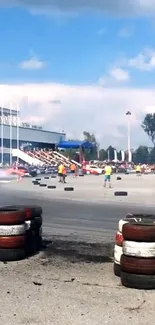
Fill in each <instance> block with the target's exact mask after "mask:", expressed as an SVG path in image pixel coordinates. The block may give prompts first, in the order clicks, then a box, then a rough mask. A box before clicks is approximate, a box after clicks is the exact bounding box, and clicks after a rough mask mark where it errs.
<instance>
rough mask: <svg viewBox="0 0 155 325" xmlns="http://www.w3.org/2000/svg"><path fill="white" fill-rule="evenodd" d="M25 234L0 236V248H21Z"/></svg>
mask: <svg viewBox="0 0 155 325" xmlns="http://www.w3.org/2000/svg"><path fill="white" fill-rule="evenodd" d="M25 240H26V236H25V234H24V235H20V236H4V237H0V248H23V247H24V245H25Z"/></svg>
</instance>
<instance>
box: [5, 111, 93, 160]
mask: <svg viewBox="0 0 155 325" xmlns="http://www.w3.org/2000/svg"><path fill="white" fill-rule="evenodd" d="M0 133H1V151H0V161H1V165H4V164H6V163H9V164H10V165H12V163H13V162H15V161H18V162H22V163H23V162H24V163H26V164H30V165H40V166H42V165H49V166H50V165H52V166H53V165H57V164H58V162H63V163H64V164H65V165H66V166H69V165H70V164H71V162H73V160H72V161H71V160H69V159H68V158H67V157H65V156H64V155H62V154H61V153H60V152H58V150H57V148H58V147H62V148H79V147H80V146H86V145H87V146H88V144H86V143H84V142H72V143H71V142H69V141H66V134H65V133H64V132H60V133H59V132H52V131H47V130H45V129H43V128H42V127H41V126H37V125H30V124H29V123H25V122H23V121H22V120H21V118H20V115H19V112H17V111H16V110H11V109H7V108H0ZM74 162H75V163H76V164H77V165H79V166H80V164H79V163H78V162H76V161H74Z"/></svg>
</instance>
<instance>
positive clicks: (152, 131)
mask: <svg viewBox="0 0 155 325" xmlns="http://www.w3.org/2000/svg"><path fill="white" fill-rule="evenodd" d="M141 126H142V128H143V130H144V132H145V133H146V134H147V135H148V137H149V138H150V140H151V141H152V143H153V145H154V146H155V113H153V114H146V116H145V118H144V121H143V123H142V125H141Z"/></svg>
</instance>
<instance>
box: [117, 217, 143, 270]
mask: <svg viewBox="0 0 155 325" xmlns="http://www.w3.org/2000/svg"><path fill="white" fill-rule="evenodd" d="M137 220H141V219H140V215H138V214H137V215H132V214H128V215H127V216H126V217H125V218H123V219H121V220H120V221H119V223H118V231H117V232H116V236H115V246H114V274H115V275H116V276H120V274H121V265H120V264H121V256H122V254H123V241H124V238H123V234H122V228H123V225H124V224H126V223H128V222H132V221H135V222H136V221H137Z"/></svg>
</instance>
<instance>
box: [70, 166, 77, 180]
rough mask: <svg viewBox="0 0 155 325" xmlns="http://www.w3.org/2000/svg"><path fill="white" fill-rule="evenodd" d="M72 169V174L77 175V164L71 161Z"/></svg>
mask: <svg viewBox="0 0 155 325" xmlns="http://www.w3.org/2000/svg"><path fill="white" fill-rule="evenodd" d="M70 171H71V174H72V175H73V177H75V173H76V165H75V164H73V163H71V165H70Z"/></svg>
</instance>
